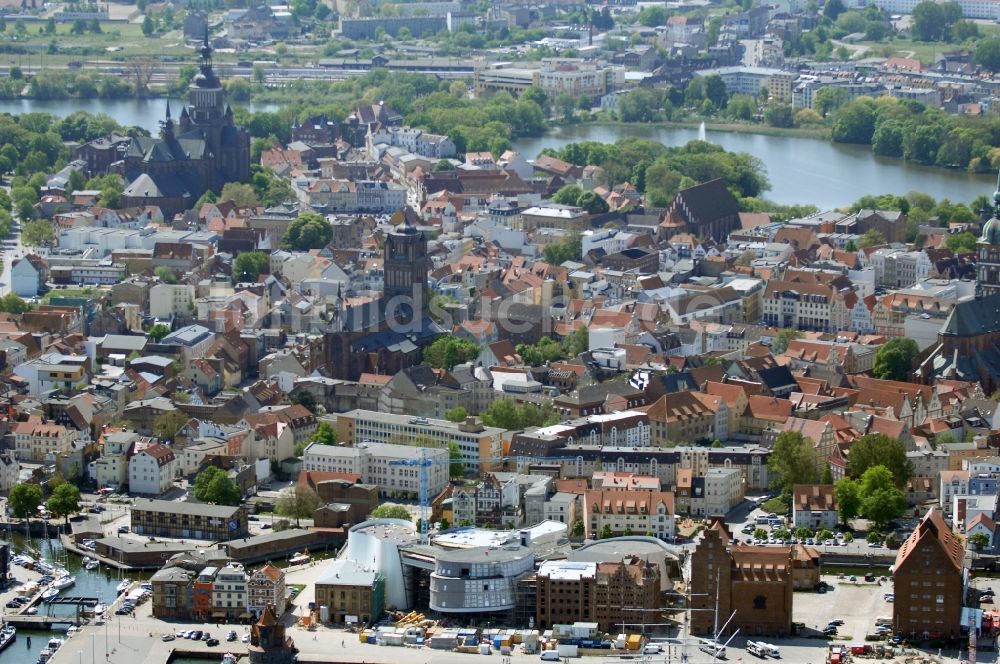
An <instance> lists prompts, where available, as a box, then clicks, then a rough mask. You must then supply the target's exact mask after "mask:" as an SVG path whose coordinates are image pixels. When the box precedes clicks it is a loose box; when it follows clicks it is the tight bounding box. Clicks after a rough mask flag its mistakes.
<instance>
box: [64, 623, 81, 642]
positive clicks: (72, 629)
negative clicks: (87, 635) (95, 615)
mask: <svg viewBox="0 0 1000 664" xmlns="http://www.w3.org/2000/svg"><path fill="white" fill-rule="evenodd" d="M79 633H80V628H79V627H77V626H76V625H70V626H69V627H67V628H66V638H67V639H68V638H70V637H71V636H75V635H76V634H79Z"/></svg>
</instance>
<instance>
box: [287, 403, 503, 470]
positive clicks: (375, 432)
mask: <svg viewBox="0 0 1000 664" xmlns="http://www.w3.org/2000/svg"><path fill="white" fill-rule="evenodd" d="M503 431H504V430H503V429H500V428H497V427H488V426H485V425H483V424H482V422H481V421H480V420H478V419H477V418H473V417H470V418H468V419H466V420H465V421H464V422H458V423H456V422H449V421H448V420H437V419H431V418H426V417H408V416H406V415H390V414H388V413H379V412H376V411H372V410H352V411H350V412H348V413H342V414H339V415H337V433H338V434H339V437H338V439H339V440H340V441H341V442H342V443H344V444H345V445H356V444H357V443H362V442H364V443H390V444H391V443H406V444H408V445H412V444H414V443H418V444H420V445H423V446H425V447H441V448H444V449H445V450H447V448H448V445H449V444H451V443H455V444H456V445H458V449H459V450H460V451H461V452H462V461H463V463H464V464H465V467H466V470H467V471H468V472H471V473H473V474H477V475H478V474H479V473H483V472H488V471H490V470H493V469H494V462H492V461H491V459H493V458H496V457H499V456H501V452H502V450H501V435H502V434H503ZM411 449H414V448H411ZM428 451H429V450H428ZM306 470H322V469H321V468H315V469H311V468H306ZM446 475H447V473H446Z"/></svg>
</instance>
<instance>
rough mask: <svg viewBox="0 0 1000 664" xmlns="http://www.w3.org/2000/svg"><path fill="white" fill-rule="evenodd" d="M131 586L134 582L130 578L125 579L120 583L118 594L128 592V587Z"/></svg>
mask: <svg viewBox="0 0 1000 664" xmlns="http://www.w3.org/2000/svg"><path fill="white" fill-rule="evenodd" d="M131 587H132V582H131V581H129V580H128V579H125V580H124V581H122V582H121V583H119V584H118V594H119V595H121V594H122V593H124V592H128V589H129V588H131Z"/></svg>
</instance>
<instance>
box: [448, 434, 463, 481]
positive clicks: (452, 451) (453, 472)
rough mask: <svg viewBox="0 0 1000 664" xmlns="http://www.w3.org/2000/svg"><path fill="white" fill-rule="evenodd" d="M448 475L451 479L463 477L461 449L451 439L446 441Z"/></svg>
mask: <svg viewBox="0 0 1000 664" xmlns="http://www.w3.org/2000/svg"><path fill="white" fill-rule="evenodd" d="M448 459H449V461H450V463H449V464H448V476H449V477H450V478H451V479H453V480H454V479H459V478H462V477H465V458H464V457H463V456H462V449H461V448H460V447H459V446H458V443H456V442H455V441H451V442H450V443H448Z"/></svg>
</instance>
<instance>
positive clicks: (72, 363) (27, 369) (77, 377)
mask: <svg viewBox="0 0 1000 664" xmlns="http://www.w3.org/2000/svg"><path fill="white" fill-rule="evenodd" d="M87 364H88V359H87V356H86V355H63V354H62V353H46V354H44V355H42V356H40V357H36V358H35V359H33V360H28V361H27V362H25V363H24V364H19V365H17V366H15V367H14V373H15V374H17V375H18V376H20V377H21V378H23V379H25V380H26V381H28V394H30V395H31V396H41V395H43V394H45V393H46V392H49V391H51V390H56V391H59V392H70V391H72V390H73V388H75V387H76V386H77V385H78V384H79V383H81V382H83V381H84V378H85V377H86V375H87Z"/></svg>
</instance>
